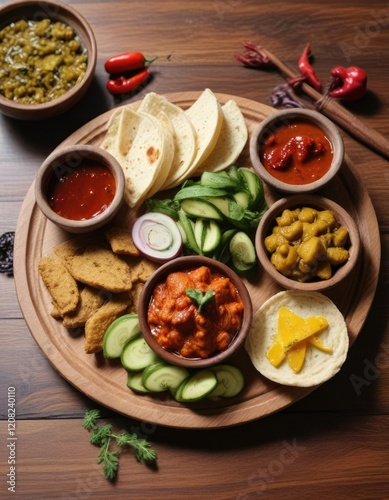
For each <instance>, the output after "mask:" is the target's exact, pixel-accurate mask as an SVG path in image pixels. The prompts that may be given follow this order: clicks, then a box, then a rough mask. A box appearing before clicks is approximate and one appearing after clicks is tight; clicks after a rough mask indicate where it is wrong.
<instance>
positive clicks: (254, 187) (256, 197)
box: [239, 167, 264, 210]
mask: <svg viewBox="0 0 389 500" xmlns="http://www.w3.org/2000/svg"><path fill="white" fill-rule="evenodd" d="M239 173H240V174H241V176H242V181H243V184H244V185H245V186H246V188H247V189H248V191H249V193H250V194H251V200H252V201H251V204H250V207H249V208H250V209H251V210H255V209H256V208H258V207H259V206H261V205H262V203H263V196H264V193H263V184H262V182H261V179H260V178H259V177H258V176H257V174H256V173H255V172H253V171H252V170H250V169H249V168H247V167H241V168H240V169H239Z"/></svg>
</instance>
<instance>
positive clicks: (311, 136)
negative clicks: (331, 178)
mask: <svg viewBox="0 0 389 500" xmlns="http://www.w3.org/2000/svg"><path fill="white" fill-rule="evenodd" d="M260 158H261V162H262V164H263V165H264V166H265V168H266V170H267V171H268V172H269V173H270V174H271V175H272V176H273V177H275V178H276V179H278V180H280V181H282V182H286V183H287V184H309V183H310V182H314V181H316V180H318V179H320V178H321V177H323V175H324V174H325V173H326V172H328V170H329V168H330V166H331V162H332V158H333V151H332V146H331V143H330V141H329V139H328V138H327V137H326V135H325V133H324V132H323V130H322V129H321V128H320V127H319V126H318V125H316V124H315V123H312V122H310V121H305V120H299V119H296V120H293V121H290V122H289V123H288V124H285V125H283V126H281V127H280V128H279V129H278V130H277V131H275V132H274V133H271V134H270V135H269V137H268V138H267V139H266V140H265V141H264V143H263V144H262V146H261V147H260Z"/></svg>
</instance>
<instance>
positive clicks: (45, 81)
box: [0, 19, 87, 104]
mask: <svg viewBox="0 0 389 500" xmlns="http://www.w3.org/2000/svg"><path fill="white" fill-rule="evenodd" d="M86 67H87V54H86V51H85V50H84V48H83V47H82V45H81V42H80V39H79V37H78V36H77V34H76V33H75V31H74V29H73V28H72V27H71V26H68V25H66V24H64V23H61V22H54V21H51V20H50V19H43V20H42V21H39V22H36V21H25V20H20V21H18V22H15V23H12V24H10V25H9V26H6V27H5V28H3V29H2V30H1V31H0V93H1V94H2V95H3V96H5V97H6V98H7V99H11V100H14V101H17V102H19V103H21V104H41V103H44V102H48V101H51V100H53V99H56V98H58V97H60V96H61V95H63V94H65V93H66V92H67V91H68V90H69V89H71V88H72V87H74V85H76V84H77V83H79V82H80V81H81V80H82V78H83V77H84V75H85V71H86Z"/></svg>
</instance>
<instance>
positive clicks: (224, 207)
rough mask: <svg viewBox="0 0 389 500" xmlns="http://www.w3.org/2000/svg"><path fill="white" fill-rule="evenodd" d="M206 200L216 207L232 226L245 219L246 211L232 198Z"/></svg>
mask: <svg viewBox="0 0 389 500" xmlns="http://www.w3.org/2000/svg"><path fill="white" fill-rule="evenodd" d="M205 200H206V201H208V202H209V203H211V204H212V205H214V206H215V207H216V208H217V209H218V210H219V211H220V212H221V213H222V214H223V215H224V217H225V218H226V219H228V220H229V221H230V222H231V223H232V224H233V223H234V222H235V221H240V220H241V219H243V217H244V214H245V209H244V208H243V207H242V206H241V205H239V203H237V202H236V201H235V200H233V199H231V198H227V197H226V196H224V197H216V198H205Z"/></svg>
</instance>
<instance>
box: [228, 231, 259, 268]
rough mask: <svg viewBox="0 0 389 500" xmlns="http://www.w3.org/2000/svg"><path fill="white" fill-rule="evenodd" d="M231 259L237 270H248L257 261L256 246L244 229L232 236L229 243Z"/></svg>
mask: <svg viewBox="0 0 389 500" xmlns="http://www.w3.org/2000/svg"><path fill="white" fill-rule="evenodd" d="M229 249H230V253H231V261H232V264H233V266H234V267H235V269H236V270H237V271H242V272H243V271H248V270H249V269H251V268H253V267H254V266H255V264H256V262H257V255H256V252H255V247H254V244H253V242H252V241H251V239H250V237H249V236H248V235H247V234H246V233H244V232H243V231H238V232H237V233H235V234H234V236H233V237H232V238H231V241H230V245H229Z"/></svg>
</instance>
